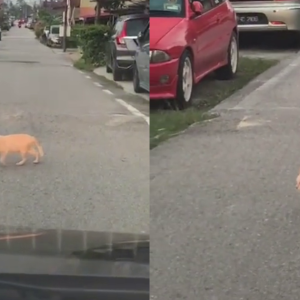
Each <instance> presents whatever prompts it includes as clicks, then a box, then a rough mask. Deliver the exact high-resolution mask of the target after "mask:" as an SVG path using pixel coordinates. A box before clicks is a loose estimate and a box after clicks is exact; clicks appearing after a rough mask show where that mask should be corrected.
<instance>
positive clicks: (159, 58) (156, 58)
mask: <svg viewBox="0 0 300 300" xmlns="http://www.w3.org/2000/svg"><path fill="white" fill-rule="evenodd" d="M169 60H171V57H170V56H169V54H167V53H166V52H164V51H160V50H153V51H150V62H151V63H153V64H156V63H162V62H166V61H169Z"/></svg>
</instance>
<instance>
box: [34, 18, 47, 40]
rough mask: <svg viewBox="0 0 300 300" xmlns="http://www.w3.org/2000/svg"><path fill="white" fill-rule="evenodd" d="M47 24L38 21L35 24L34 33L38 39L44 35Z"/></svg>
mask: <svg viewBox="0 0 300 300" xmlns="http://www.w3.org/2000/svg"><path fill="white" fill-rule="evenodd" d="M45 26H46V25H45V23H44V22H43V21H38V22H36V23H35V25H34V33H35V36H36V38H38V39H39V38H40V37H41V35H42V34H43V32H44V28H45Z"/></svg>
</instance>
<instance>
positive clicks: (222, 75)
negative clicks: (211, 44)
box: [216, 32, 239, 80]
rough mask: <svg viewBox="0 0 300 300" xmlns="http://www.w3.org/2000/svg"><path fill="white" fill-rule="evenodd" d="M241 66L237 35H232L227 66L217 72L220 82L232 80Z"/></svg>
mask: <svg viewBox="0 0 300 300" xmlns="http://www.w3.org/2000/svg"><path fill="white" fill-rule="evenodd" d="M238 64H239V45H238V39H237V34H236V33H235V32H233V33H232V35H231V39H230V43H229V46H228V50H227V64H226V65H225V66H223V67H221V68H220V69H218V70H216V75H217V78H218V79H220V80H229V79H232V78H233V77H234V76H235V75H236V73H237V70H238Z"/></svg>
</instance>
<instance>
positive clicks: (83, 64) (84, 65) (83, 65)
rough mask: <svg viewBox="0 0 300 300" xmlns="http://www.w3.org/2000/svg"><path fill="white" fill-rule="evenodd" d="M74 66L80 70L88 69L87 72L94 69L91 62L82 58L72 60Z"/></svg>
mask: <svg viewBox="0 0 300 300" xmlns="http://www.w3.org/2000/svg"><path fill="white" fill-rule="evenodd" d="M74 67H75V68H77V69H79V70H81V71H88V72H92V71H93V70H94V69H95V67H94V66H93V64H91V63H89V62H86V61H85V60H84V59H83V58H79V59H78V60H76V61H75V62H74Z"/></svg>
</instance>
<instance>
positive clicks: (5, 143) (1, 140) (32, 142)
mask: <svg viewBox="0 0 300 300" xmlns="http://www.w3.org/2000/svg"><path fill="white" fill-rule="evenodd" d="M10 153H20V155H21V157H22V160H21V161H20V162H18V163H17V166H22V165H24V163H25V162H26V160H27V156H28V154H30V155H33V156H34V157H35V160H34V161H33V163H35V164H37V163H39V159H40V157H41V156H44V151H43V148H42V146H41V145H40V144H39V142H38V141H37V139H36V138H35V137H33V136H31V135H28V134H10V135H1V136H0V154H1V156H0V162H1V163H2V164H3V165H4V166H5V159H6V156H7V154H10Z"/></svg>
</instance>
